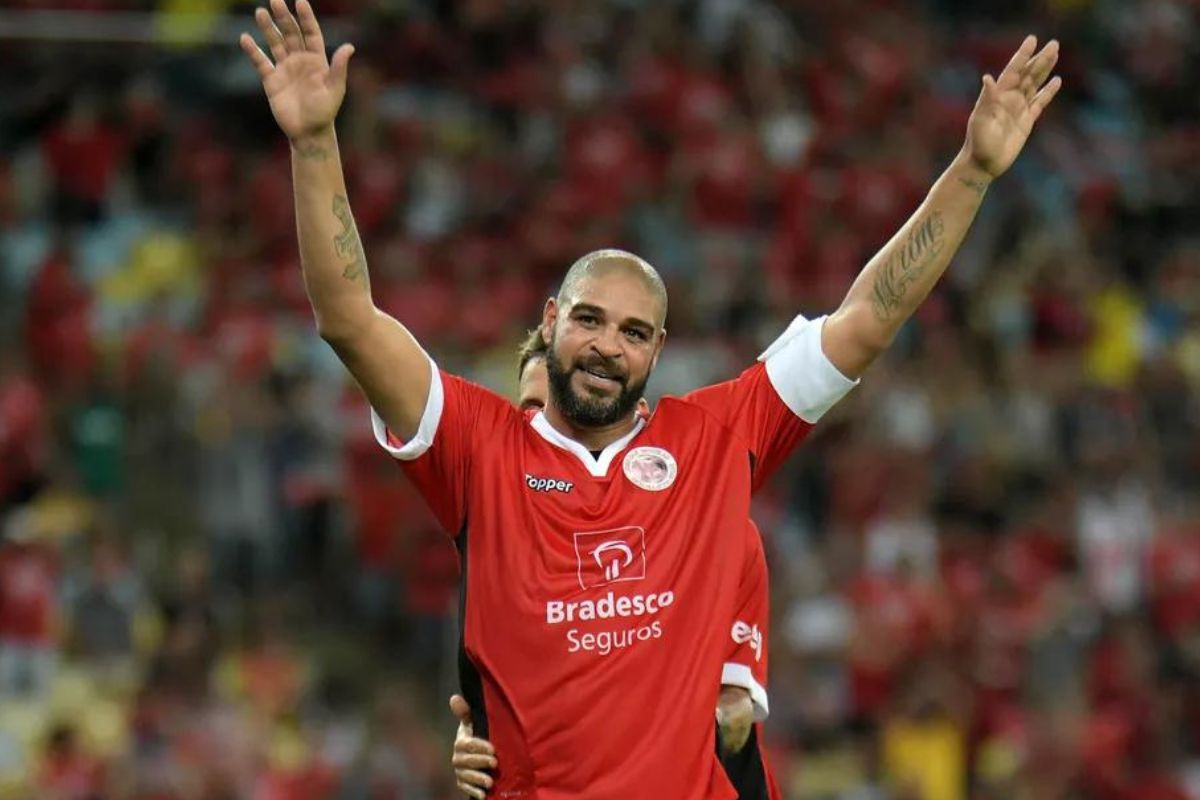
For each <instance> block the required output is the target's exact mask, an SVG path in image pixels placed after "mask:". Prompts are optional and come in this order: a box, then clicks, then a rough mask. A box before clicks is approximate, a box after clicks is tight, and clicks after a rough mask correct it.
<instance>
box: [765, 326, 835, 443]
mask: <svg viewBox="0 0 1200 800" xmlns="http://www.w3.org/2000/svg"><path fill="white" fill-rule="evenodd" d="M824 325H825V317H817V318H816V319H814V320H808V319H805V318H804V317H803V316H798V317H796V319H794V320H792V324H791V325H789V326H788V328H787V330H786V331H784V332H783V335H782V336H780V337H779V338H778V339H776V340H775V341H774V342H772V343H771V346H770V347H768V348H767V349H766V350H765V351H763V354H762V355H761V356H759V357H758V360H759V361H762V362H764V363H765V364H766V365H767V377H768V378H770V380H771V385H772V386H774V387H775V391H776V392H778V393H779V397H780V399H781V400H783V402H784V405H786V406H787V407H788V408H790V409H791V410H792V413H793V414H795V415H796V416H797V417H799V418H800V419H802V420H804V421H805V422H807V423H809V424H810V425H812V424H815V423H816V422H817V421H818V420H819V419H821V417H823V416H824V415H825V412H826V411H828V410H829V409H831V408H833V406H834V404H836V403H837V401H839V400H841V399H842V398H843V397H845V396H846V393H847V392H849V391H850V390H851V389H853V388H854V387H855V386H857V385H858V381H856V380H854V381H852V380H850V379H849V378H847V377H846V376H845V375H843V374H842V373H841V372H839V371H838V368H837V367H835V366H834V365H833V362H831V361H830V360H829V358H828V357H827V356H826V355H825V351H824V350H823V349H822V348H821V329H822V328H823V327H824Z"/></svg>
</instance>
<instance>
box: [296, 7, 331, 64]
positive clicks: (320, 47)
mask: <svg viewBox="0 0 1200 800" xmlns="http://www.w3.org/2000/svg"><path fill="white" fill-rule="evenodd" d="M296 19H298V20H299V22H300V33H301V34H302V35H303V36H304V46H305V47H306V48H308V50H309V52H312V53H320V54H321V55H325V37H324V36H322V35H321V26H320V24H319V23H318V22H317V15H316V14H314V13H313V8H312V3H310V2H309V1H308V0H296Z"/></svg>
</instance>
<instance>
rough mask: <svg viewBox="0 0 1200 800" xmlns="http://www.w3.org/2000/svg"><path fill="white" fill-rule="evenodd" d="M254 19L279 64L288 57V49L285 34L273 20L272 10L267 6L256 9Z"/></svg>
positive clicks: (272, 55)
mask: <svg viewBox="0 0 1200 800" xmlns="http://www.w3.org/2000/svg"><path fill="white" fill-rule="evenodd" d="M254 21H255V23H257V24H258V29H259V30H260V31H262V35H263V38H264V39H266V41H267V48H268V49H269V50H270V51H271V58H273V59H274V60H275V63H276V64H278V63H279V62H280V61H282V60H283V59H285V58H287V52H288V51H287V46H286V45H285V44H284V43H283V34H282V33H280V32H279V28H276V27H275V23H274V22H272V21H271V14H270V12H268V11H267V10H266V9H265V8H256V9H254Z"/></svg>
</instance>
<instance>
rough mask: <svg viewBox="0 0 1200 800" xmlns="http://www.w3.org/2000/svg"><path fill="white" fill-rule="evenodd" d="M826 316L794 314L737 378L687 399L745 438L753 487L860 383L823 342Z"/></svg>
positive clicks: (770, 473)
mask: <svg viewBox="0 0 1200 800" xmlns="http://www.w3.org/2000/svg"><path fill="white" fill-rule="evenodd" d="M824 324H825V317H818V318H817V319H814V320H808V319H805V318H804V317H802V316H801V317H796V319H795V320H794V321H793V322H792V324H791V325H789V326H788V328H787V330H786V331H784V332H783V335H781V336H780V337H779V338H778V339H776V340H775V341H774V342H773V343H772V344H771V346H770V347H768V348H767V349H766V351H765V352H763V354H762V355H761V356H759V357H758V363H757V364H755V365H754V366H752V367H750V368H749V369H747V370H746V371H745V372H743V373H742V374H741V375H739V376H738V377H737V378H735V379H733V380H731V381H726V382H724V383H718V384H716V385H714V386H707V387H705V388H703V389H700V390H698V391H696V392H693V393H692V394H690V395H687V396H686V397H685V398H684V399H685V400H688V401H690V402H693V403H696V404H697V405H700V406H702V407H704V408H705V409H707V410H708V411H709V412H710V413H712V414H714V415H716V416H717V417H718V418H719V419H721V420H722V421H723V422H724V423H725V424H726V425H727V426H728V427H729V428H731V429H732V430H734V431H735V432H736V433H737V435H738V436H740V437H741V438H742V440H743V441H744V442H745V444H746V448H747V450H749V452H750V455H751V457H752V458H753V461H754V488H755V489H758V488H759V487H760V486H762V484H763V483H765V482H766V480H767V478H769V477H770V476H771V475H772V474H773V473H774V472H775V470H777V469H778V468H779V465H780V464H781V463H783V461H784V459H785V458H787V456H788V454H789V453H791V451H792V450H794V449H795V447H796V446H797V445H798V444H799V443H800V442H801V441H803V439H804V437H805V436H807V435H808V432H809V431H810V430H811V429H812V426H813V425H815V424H816V423H817V421H818V420H820V419H821V417H822V416H824V414H825V412H827V411H829V409H831V408H833V406H834V405H835V404H836V403H837V401H839V400H841V399H842V398H843V397H844V396H845V395H846V394H847V393H848V392H849V391H850V390H851V389H853V388H854V387H855V386H857V385H858V381H852V380H850V379H849V378H847V377H846V376H844V375H842V373H841V372H839V371H838V369H837V367H835V366H834V365H833V363H832V362H831V361H830V360H829V358H828V357H826V355H825V351H824V350H823V349H822V347H821V329H822V327H823V326H824Z"/></svg>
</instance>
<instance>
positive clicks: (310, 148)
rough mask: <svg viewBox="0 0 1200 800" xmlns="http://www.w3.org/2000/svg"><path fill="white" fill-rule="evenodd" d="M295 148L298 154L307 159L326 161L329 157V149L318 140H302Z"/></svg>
mask: <svg viewBox="0 0 1200 800" xmlns="http://www.w3.org/2000/svg"><path fill="white" fill-rule="evenodd" d="M294 149H295V151H296V155H298V156H300V158H302V159H304V160H305V161H325V160H327V159H328V158H329V150H328V149H327V148H325V147H322V146H321V145H319V144H317V143H316V142H302V143H300V144H298V145H296V146H295V148H294Z"/></svg>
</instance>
